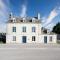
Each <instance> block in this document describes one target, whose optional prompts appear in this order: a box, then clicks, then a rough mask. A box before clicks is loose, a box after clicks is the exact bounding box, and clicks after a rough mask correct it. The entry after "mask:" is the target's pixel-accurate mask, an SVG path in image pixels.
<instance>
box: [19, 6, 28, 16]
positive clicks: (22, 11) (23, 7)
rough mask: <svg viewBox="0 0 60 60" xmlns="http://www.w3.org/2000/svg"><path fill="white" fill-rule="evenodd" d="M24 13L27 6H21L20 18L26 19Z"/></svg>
mask: <svg viewBox="0 0 60 60" xmlns="http://www.w3.org/2000/svg"><path fill="white" fill-rule="evenodd" d="M26 11H27V6H26V5H22V10H21V15H20V16H21V17H26Z"/></svg>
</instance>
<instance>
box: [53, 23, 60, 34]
mask: <svg viewBox="0 0 60 60" xmlns="http://www.w3.org/2000/svg"><path fill="white" fill-rule="evenodd" d="M52 32H54V33H57V34H60V22H58V23H57V24H56V25H55V26H54V27H53V30H52Z"/></svg>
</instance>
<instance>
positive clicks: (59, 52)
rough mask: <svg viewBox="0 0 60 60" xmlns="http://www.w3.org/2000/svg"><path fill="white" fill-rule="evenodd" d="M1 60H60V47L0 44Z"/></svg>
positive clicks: (52, 45)
mask: <svg viewBox="0 0 60 60" xmlns="http://www.w3.org/2000/svg"><path fill="white" fill-rule="evenodd" d="M0 60H60V45H57V44H0Z"/></svg>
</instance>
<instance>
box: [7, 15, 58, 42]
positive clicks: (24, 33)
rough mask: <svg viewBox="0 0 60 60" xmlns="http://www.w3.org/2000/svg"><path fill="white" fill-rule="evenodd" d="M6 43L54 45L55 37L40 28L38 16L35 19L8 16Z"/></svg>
mask: <svg viewBox="0 0 60 60" xmlns="http://www.w3.org/2000/svg"><path fill="white" fill-rule="evenodd" d="M6 28H7V29H6V30H7V31H6V43H56V41H57V35H56V34H55V33H52V32H49V31H48V30H47V29H44V28H42V23H41V19H40V14H38V16H37V17H33V18H30V17H23V18H20V17H14V16H12V14H10V16H9V20H8V22H7V27H6Z"/></svg>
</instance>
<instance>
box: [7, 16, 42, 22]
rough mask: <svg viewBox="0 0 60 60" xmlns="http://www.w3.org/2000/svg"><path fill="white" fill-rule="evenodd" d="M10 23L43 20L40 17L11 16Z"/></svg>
mask: <svg viewBox="0 0 60 60" xmlns="http://www.w3.org/2000/svg"><path fill="white" fill-rule="evenodd" d="M8 23H41V20H38V18H35V17H34V18H31V17H26V18H24V17H23V18H20V17H13V18H9V20H8Z"/></svg>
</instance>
